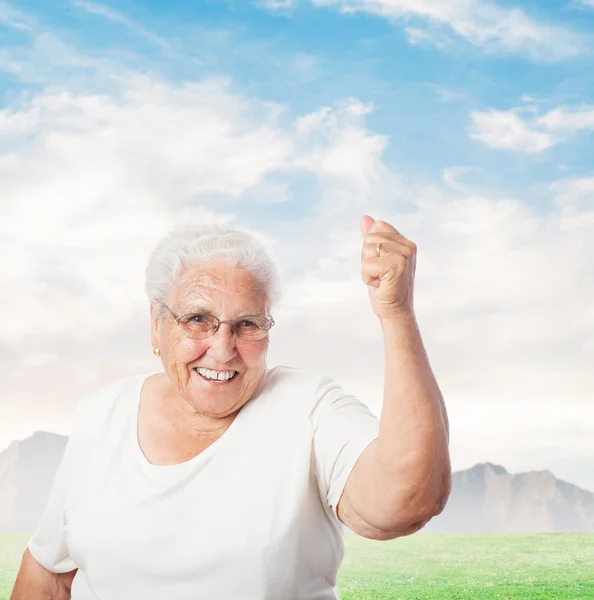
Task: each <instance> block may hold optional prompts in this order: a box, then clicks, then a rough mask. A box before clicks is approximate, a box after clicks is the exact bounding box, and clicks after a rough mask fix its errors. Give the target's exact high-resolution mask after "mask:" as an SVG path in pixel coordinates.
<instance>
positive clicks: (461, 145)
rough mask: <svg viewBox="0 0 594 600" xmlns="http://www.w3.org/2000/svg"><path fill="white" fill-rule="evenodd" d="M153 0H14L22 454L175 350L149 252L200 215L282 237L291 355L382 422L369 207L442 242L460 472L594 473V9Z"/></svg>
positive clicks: (447, 386)
mask: <svg viewBox="0 0 594 600" xmlns="http://www.w3.org/2000/svg"><path fill="white" fill-rule="evenodd" d="M154 4H155V3H149V2H147V1H143V2H139V1H135V2H131V1H129V0H120V1H119V2H118V3H117V5H116V4H115V3H114V4H110V5H107V4H99V3H95V2H88V1H86V0H75V1H72V2H63V1H61V0H56V1H55V2H52V3H51V8H48V4H47V3H42V2H40V1H39V0H27V1H22V2H17V1H12V2H10V3H6V2H3V1H2V0H0V231H1V235H0V247H1V251H2V256H3V268H2V269H1V270H0V289H1V290H2V296H3V299H4V309H3V310H2V312H1V313H0V320H1V324H0V325H1V328H0V331H1V332H2V334H1V338H0V355H1V360H2V367H3V368H2V372H3V376H2V378H1V379H0V398H1V403H0V448H4V447H5V446H6V445H7V444H8V443H9V442H10V441H11V440H13V439H20V438H23V437H26V436H27V435H29V434H30V433H32V432H33V431H34V430H38V429H43V430H49V431H56V432H61V433H67V432H68V429H69V426H70V422H71V418H72V414H73V410H74V406H75V403H76V401H77V399H78V398H80V397H81V396H82V395H83V394H85V393H87V392H88V391H91V390H93V389H96V388H98V387H99V386H101V385H104V384H106V383H109V382H110V381H112V380H114V379H116V378H119V377H126V376H131V375H135V374H139V373H143V372H146V373H150V372H153V371H156V370H159V364H158V363H157V362H156V359H155V358H154V357H153V355H152V351H151V350H152V349H151V346H150V340H149V320H148V306H147V301H146V298H145V297H144V292H143V272H144V267H145V264H146V260H147V258H148V255H149V253H150V251H151V250H152V248H153V247H154V246H155V245H156V243H157V241H158V239H159V238H160V236H162V235H163V234H165V233H166V231H167V230H168V229H169V227H170V226H172V225H174V224H177V223H180V222H186V221H199V222H213V221H225V222H232V223H236V224H239V225H242V226H245V227H248V228H250V229H251V230H253V231H254V232H256V233H257V234H258V235H260V236H261V237H262V239H263V240H264V241H265V242H266V243H267V244H268V245H269V247H270V248H271V251H272V252H273V254H274V256H275V258H276V260H277V262H278V263H279V265H280V267H281V270H282V273H283V279H284V284H285V299H284V303H283V305H282V307H281V308H280V309H279V310H278V311H277V314H275V315H274V317H275V320H276V322H277V326H276V327H275V328H274V330H273V335H272V343H271V350H270V355H269V356H270V360H269V363H270V365H274V364H286V365H290V366H294V367H298V368H307V369H314V370H316V371H321V372H325V373H329V374H331V375H333V376H335V377H336V378H337V379H338V381H339V382H340V383H341V384H342V386H343V387H344V388H345V389H347V390H348V391H352V392H354V393H356V394H357V395H358V396H359V397H360V398H361V399H362V400H364V401H365V402H367V403H368V404H369V406H370V407H371V408H372V410H374V412H376V414H378V415H379V412H380V409H381V395H382V370H383V356H382V340H381V330H380V328H379V324H378V322H377V319H376V318H375V316H374V315H373V313H372V311H371V308H370V305H369V301H368V298H367V291H366V288H365V285H364V284H363V282H362V280H361V277H360V258H359V252H360V244H361V240H360V233H359V217H360V216H361V215H362V214H371V215H372V216H374V217H375V218H380V219H382V220H386V221H389V222H390V223H392V224H393V225H394V226H395V227H396V228H397V229H398V230H399V231H400V232H401V233H402V234H403V235H404V236H406V237H407V238H409V239H411V240H413V241H414V242H415V243H416V244H417V246H418V262H417V275H416V286H415V290H416V291H415V307H416V313H417V317H418V320H419V325H420V329H421V333H422V335H423V340H424V342H425V346H426V349H427V352H428V354H429V358H430V361H431V364H432V367H433V369H434V372H435V375H436V377H437V380H438V383H439V384H440V387H441V389H442V392H443V394H444V398H445V400H446V404H447V406H448V411H449V415H450V423H451V453H452V460H453V467H454V469H456V470H457V469H462V468H466V467H469V466H471V465H473V464H475V463H476V462H480V461H491V462H495V463H499V464H502V465H504V466H505V467H507V468H508V469H509V470H511V471H512V472H517V471H522V470H531V469H539V470H540V469H549V470H552V471H553V472H554V473H555V474H556V475H557V476H558V477H561V478H563V479H566V480H568V481H570V482H573V483H576V484H578V485H581V486H582V487H586V488H587V489H590V490H594V469H593V468H592V465H593V464H594V442H593V441H592V439H593V435H592V433H593V428H594V403H593V402H592V399H593V392H594V369H593V368H592V365H593V364H594V158H592V157H593V156H594V151H593V150H594V138H593V131H594V72H593V70H592V68H591V65H592V60H593V58H594V2H592V1H591V0H584V1H581V2H578V1H577V0H575V1H573V0H566V1H557V0H547V1H542V0H539V1H538V2H537V1H536V0H524V1H522V2H520V1H513V0H505V1H504V0H500V1H499V2H487V1H486V0H423V1H419V0H294V1H291V0H261V1H251V0H235V1H232V0H229V1H224V0H216V1H214V0H201V1H193V2H183V1H179V0H171V1H170V2H168V3H167V4H166V5H164V3H163V5H161V3H159V6H158V8H157V7H155V5H154ZM116 6H117V8H116Z"/></svg>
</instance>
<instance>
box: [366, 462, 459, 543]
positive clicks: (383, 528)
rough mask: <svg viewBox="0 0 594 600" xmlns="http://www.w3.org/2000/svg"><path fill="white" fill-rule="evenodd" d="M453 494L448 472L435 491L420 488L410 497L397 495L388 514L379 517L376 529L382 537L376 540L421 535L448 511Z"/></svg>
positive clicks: (405, 494) (413, 491)
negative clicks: (421, 531)
mask: <svg viewBox="0 0 594 600" xmlns="http://www.w3.org/2000/svg"><path fill="white" fill-rule="evenodd" d="M451 492H452V476H451V471H448V472H446V474H445V475H444V476H443V477H442V480H441V482H440V484H439V485H438V486H436V487H434V488H431V489H427V488H425V487H423V486H418V487H417V488H414V489H412V490H409V491H408V492H407V493H401V494H398V495H396V496H395V497H394V498H393V499H392V500H391V501H389V502H388V504H387V506H385V510H384V511H381V513H377V514H376V515H375V516H376V519H374V520H373V527H374V529H376V530H377V531H379V532H381V536H382V537H376V538H375V539H386V540H390V539H394V538H397V537H403V536H406V535H412V534H413V533H416V532H417V531H420V530H421V529H423V527H425V525H427V523H429V521H431V519H433V518H434V517H436V516H438V515H440V514H441V513H442V512H443V511H444V509H445V507H446V505H447V503H448V500H449V497H450V494H451Z"/></svg>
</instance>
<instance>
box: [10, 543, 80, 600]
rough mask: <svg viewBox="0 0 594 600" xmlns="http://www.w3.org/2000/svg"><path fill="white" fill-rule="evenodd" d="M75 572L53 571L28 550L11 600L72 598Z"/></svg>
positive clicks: (60, 599) (61, 599)
mask: <svg viewBox="0 0 594 600" xmlns="http://www.w3.org/2000/svg"><path fill="white" fill-rule="evenodd" d="M74 574H75V572H72V573H64V574H58V573H51V572H50V571H48V570H47V569H44V568H43V567H42V566H41V565H40V564H39V563H38V562H37V561H36V560H35V559H34V558H33V556H32V555H31V554H30V552H29V551H28V550H26V551H25V554H24V555H23V561H22V563H21V568H20V570H19V573H18V575H17V579H16V582H15V585H14V588H13V590H12V594H11V596H10V600H70V597H71V595H70V589H71V586H72V580H73V578H74Z"/></svg>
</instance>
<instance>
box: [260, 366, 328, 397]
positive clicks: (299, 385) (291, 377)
mask: <svg viewBox="0 0 594 600" xmlns="http://www.w3.org/2000/svg"><path fill="white" fill-rule="evenodd" d="M333 387H338V384H337V383H336V381H335V380H334V378H333V377H331V376H329V375H326V374H324V373H319V372H317V371H308V370H304V369H295V368H293V367H287V366H285V365H278V366H276V367H273V368H272V369H270V370H269V371H268V373H267V374H266V380H265V382H264V385H263V391H269V390H273V389H274V390H275V391H281V390H282V391H288V392H293V393H301V394H311V395H312V397H319V395H320V394H321V395H323V394H324V393H325V392H327V391H328V390H329V389H331V388H333Z"/></svg>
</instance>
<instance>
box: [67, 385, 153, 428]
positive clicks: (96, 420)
mask: <svg viewBox="0 0 594 600" xmlns="http://www.w3.org/2000/svg"><path fill="white" fill-rule="evenodd" d="M145 379H146V376H142V377H138V376H136V377H127V378H123V379H118V380H117V381H114V382H112V383H109V384H107V385H104V386H101V387H100V388H98V389H96V390H93V391H92V392H90V393H88V394H86V395H84V396H82V397H81V398H80V399H79V400H78V402H77V404H76V408H75V413H74V421H73V425H72V432H71V435H75V436H80V437H87V436H89V435H92V434H93V432H95V431H98V430H100V429H101V428H102V426H104V425H106V424H107V422H108V421H109V419H110V417H111V416H112V415H113V414H114V413H115V411H116V410H117V409H118V407H119V406H120V405H121V404H122V403H123V402H124V401H125V400H126V399H131V395H132V394H134V392H135V390H138V392H139V393H140V388H141V386H142V383H143V382H144V380H145Z"/></svg>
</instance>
